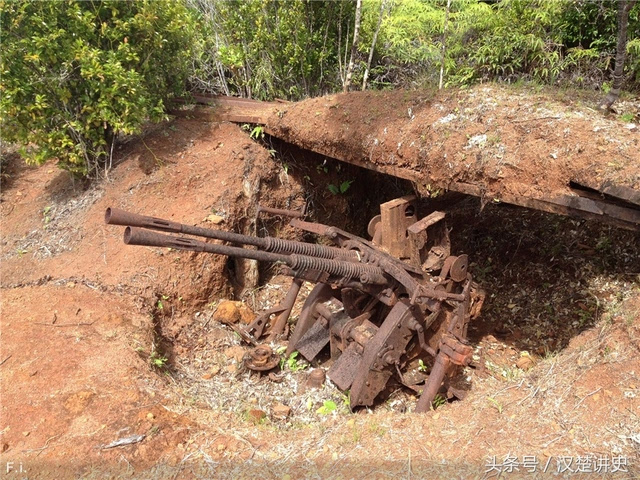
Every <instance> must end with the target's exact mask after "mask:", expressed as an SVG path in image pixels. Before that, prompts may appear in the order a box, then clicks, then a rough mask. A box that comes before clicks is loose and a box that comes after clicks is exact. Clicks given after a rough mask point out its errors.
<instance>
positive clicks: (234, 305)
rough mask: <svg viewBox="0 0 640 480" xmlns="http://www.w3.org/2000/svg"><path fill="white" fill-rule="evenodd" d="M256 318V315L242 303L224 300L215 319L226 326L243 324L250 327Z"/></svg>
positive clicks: (214, 315)
mask: <svg viewBox="0 0 640 480" xmlns="http://www.w3.org/2000/svg"><path fill="white" fill-rule="evenodd" d="M255 318H256V314H255V313H253V311H252V310H251V309H250V308H249V307H247V306H246V305H245V304H244V303H242V302H233V301H231V300H223V301H222V302H220V305H218V308H217V309H216V311H215V313H214V314H213V319H214V320H216V321H218V322H220V323H225V324H227V325H228V324H231V323H238V322H240V321H241V322H242V323H244V324H246V325H249V324H250V323H251V322H253V321H254V320H255Z"/></svg>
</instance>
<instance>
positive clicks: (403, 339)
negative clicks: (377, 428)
mask: <svg viewBox="0 0 640 480" xmlns="http://www.w3.org/2000/svg"><path fill="white" fill-rule="evenodd" d="M413 318H414V315H413V312H412V310H411V307H410V306H409V304H408V302H407V301H406V300H401V301H399V302H398V303H396V305H395V306H394V307H393V308H392V309H391V312H389V315H388V316H387V318H386V319H385V320H384V322H383V323H382V325H381V326H380V329H379V330H378V332H377V333H376V334H375V335H374V336H373V338H372V339H371V340H369V341H368V342H367V344H366V345H365V347H364V353H363V355H362V360H361V362H360V365H359V367H358V374H357V375H356V378H355V379H354V381H353V384H352V386H351V408H353V407H356V406H359V405H365V406H370V405H373V401H374V400H375V398H376V396H377V395H378V394H379V393H380V392H381V391H382V390H383V389H384V387H385V385H386V384H387V381H388V380H389V378H390V377H391V375H392V374H393V373H394V372H395V368H396V367H395V362H398V361H399V360H400V357H401V356H402V355H403V354H404V353H405V352H406V347H407V344H408V343H409V341H410V340H411V337H413V335H414V331H413V330H410V329H409V328H408V327H407V324H408V323H409V320H411V319H413Z"/></svg>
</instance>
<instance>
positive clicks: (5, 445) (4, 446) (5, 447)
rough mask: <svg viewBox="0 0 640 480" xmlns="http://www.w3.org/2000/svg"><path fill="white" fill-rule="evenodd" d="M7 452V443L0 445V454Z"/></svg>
mask: <svg viewBox="0 0 640 480" xmlns="http://www.w3.org/2000/svg"><path fill="white" fill-rule="evenodd" d="M7 450H9V444H8V443H3V444H2V453H4V452H6V451H7Z"/></svg>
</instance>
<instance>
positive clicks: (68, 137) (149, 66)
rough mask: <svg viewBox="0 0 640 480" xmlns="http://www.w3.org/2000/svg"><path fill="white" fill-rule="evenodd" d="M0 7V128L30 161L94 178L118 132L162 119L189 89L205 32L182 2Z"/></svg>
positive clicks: (7, 4)
mask: <svg viewBox="0 0 640 480" xmlns="http://www.w3.org/2000/svg"><path fill="white" fill-rule="evenodd" d="M0 13H1V15H2V19H1V27H2V30H1V31H2V49H3V54H2V59H1V61H0V74H1V75H2V84H1V86H0V94H1V98H0V127H1V128H2V135H3V139H4V140H5V141H9V142H15V143H18V144H20V145H22V148H21V150H20V152H21V155H22V156H23V158H25V160H26V161H27V162H28V163H35V164H42V163H43V162H45V161H47V160H48V159H50V158H57V159H58V166H60V167H61V168H63V169H65V170H68V171H70V172H72V173H73V174H75V175H79V176H95V175H97V174H98V173H99V172H100V171H101V168H103V167H105V166H108V165H110V163H111V152H112V147H113V143H114V140H115V138H116V136H117V134H118V133H123V134H132V133H136V132H138V131H139V130H140V128H141V126H142V125H143V123H144V122H145V121H147V120H148V119H150V120H154V121H158V120H161V119H162V118H164V116H165V114H164V104H165V101H166V99H167V98H169V97H171V96H172V95H176V94H180V93H181V92H182V91H183V89H184V86H185V79H186V77H187V75H188V66H189V61H190V59H191V57H192V49H193V45H194V43H195V42H196V39H197V31H198V29H197V28H196V20H195V19H194V17H193V15H192V14H191V13H190V11H189V10H188V9H187V8H186V6H185V5H184V4H183V3H182V2H179V1H163V0H155V1H152V0H138V1H135V2H119V1H77V2H76V1H70V0H66V1H62V2H60V1H56V2H34V1H17V2H16V1H6V2H1V3H0Z"/></svg>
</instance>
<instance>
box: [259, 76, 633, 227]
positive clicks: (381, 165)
mask: <svg viewBox="0 0 640 480" xmlns="http://www.w3.org/2000/svg"><path fill="white" fill-rule="evenodd" d="M624 108H625V109H627V110H629V113H631V114H632V115H633V114H636V115H637V112H638V111H640V110H639V109H640V102H639V101H637V100H636V101H629V102H627V103H626V104H625V106H624ZM267 131H268V132H269V133H270V134H272V135H274V136H276V137H278V138H281V139H283V140H285V141H287V142H290V143H293V144H296V145H298V146H301V147H303V148H306V149H309V150H313V151H316V152H319V153H322V154H324V155H327V156H331V157H333V158H337V159H341V160H344V161H347V162H350V163H354V164H356V165H360V166H364V167H365V168H371V169H374V170H378V171H381V172H384V173H389V174H391V175H394V176H399V177H402V178H405V179H409V180H411V181H414V182H416V184H417V185H418V188H419V190H420V191H421V193H423V194H425V195H429V194H433V193H434V192H436V191H442V190H455V191H461V192H463V193H471V194H474V195H477V196H481V197H482V198H483V199H485V200H486V201H494V200H500V199H502V200H503V201H507V202H509V203H518V200H517V199H518V198H521V197H527V198H532V199H544V198H546V197H559V196H564V195H569V196H572V195H575V193H574V192H573V191H572V190H571V189H570V188H569V183H570V181H571V180H578V181H579V182H581V183H583V184H586V185H588V186H590V187H592V188H595V189H600V188H601V187H602V186H606V185H617V186H620V187H626V188H629V189H631V190H630V191H629V192H631V193H632V195H634V196H635V201H636V203H638V202H640V130H638V128H637V126H634V125H630V124H625V123H624V122H622V121H621V120H618V119H616V118H613V116H610V117H605V116H603V115H602V114H601V113H599V112H598V111H596V110H594V109H593V108H591V107H589V105H587V104H585V103H583V102H580V101H578V100H577V99H576V98H575V97H573V96H572V95H571V93H570V92H566V93H564V94H558V93H554V94H553V95H550V93H549V92H536V91H534V90H531V89H525V88H514V87H504V86H498V85H488V86H487V85H480V86H477V87H472V88H469V89H466V90H445V91H442V92H428V91H419V90H416V91H367V92H351V93H348V94H337V95H330V96H326V97H320V98H313V99H309V100H305V101H302V102H298V103H294V104H289V105H282V106H279V107H276V108H275V109H274V112H273V115H272V116H271V118H270V120H269V121H268V124H267ZM518 204H520V205H523V206H527V204H526V203H522V202H520V203H518ZM636 217H637V215H636V216H635V217H634V218H636ZM637 220H638V219H637V218H636V221H637Z"/></svg>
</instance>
